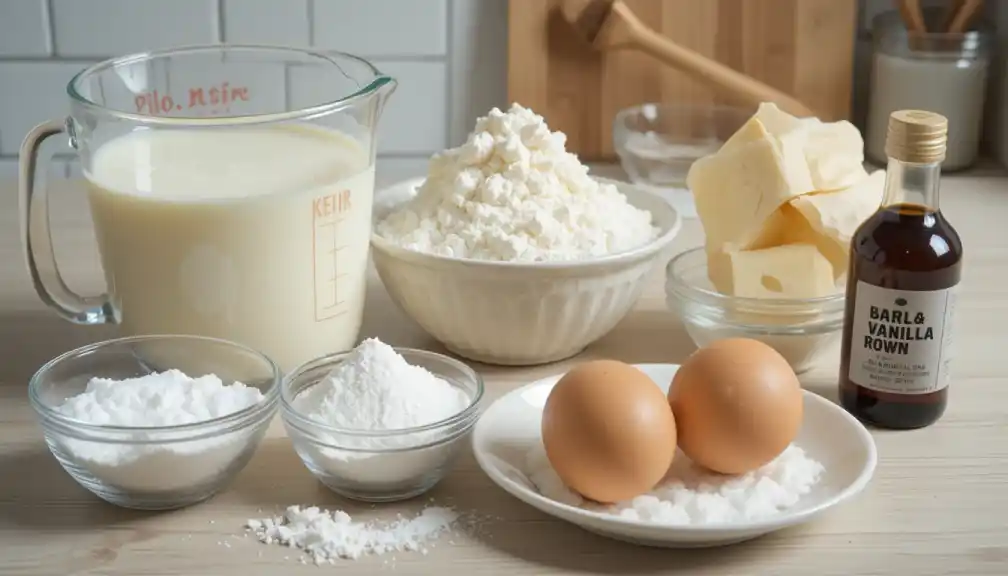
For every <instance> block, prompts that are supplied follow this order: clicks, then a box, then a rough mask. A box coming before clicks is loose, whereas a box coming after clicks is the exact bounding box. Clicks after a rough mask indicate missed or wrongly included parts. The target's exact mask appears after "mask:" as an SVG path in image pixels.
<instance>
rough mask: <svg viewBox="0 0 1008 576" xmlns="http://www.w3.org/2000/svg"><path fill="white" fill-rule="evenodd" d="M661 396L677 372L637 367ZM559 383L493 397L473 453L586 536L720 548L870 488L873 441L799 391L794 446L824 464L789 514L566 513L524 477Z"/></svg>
mask: <svg viewBox="0 0 1008 576" xmlns="http://www.w3.org/2000/svg"><path fill="white" fill-rule="evenodd" d="M637 367H638V368H640V369H641V370H642V371H643V372H644V373H645V374H647V375H648V376H649V377H651V379H652V380H654V382H655V383H656V384H657V385H658V386H659V387H660V388H661V389H662V392H666V391H667V390H668V387H669V383H670V382H671V381H672V377H673V376H674V375H675V372H676V370H678V368H679V366H678V365H676V364H638V365H637ZM559 379H560V376H552V377H549V378H544V379H542V380H540V381H538V382H533V383H532V384H529V385H528V386H523V387H521V388H519V389H517V390H513V391H511V392H510V393H508V394H506V395H504V396H503V397H501V398H499V399H498V400H497V401H496V402H494V403H493V404H492V405H490V407H489V408H487V410H486V411H485V412H484V413H483V416H482V417H481V418H480V421H479V422H477V423H476V429H475V430H474V432H473V436H472V443H473V454H474V455H475V456H476V462H477V463H478V464H479V466H480V468H482V469H483V471H484V472H486V474H487V476H489V477H490V479H491V480H492V481H493V482H494V483H495V484H497V485H498V486H500V487H501V488H503V489H504V490H505V491H507V492H508V493H509V494H511V495H512V496H514V497H515V498H518V499H519V500H521V501H522V502H525V503H526V504H528V505H530V506H533V507H535V508H537V509H539V510H541V511H543V512H545V513H546V514H549V515H551V516H554V517H556V518H559V519H561V520H564V521H567V522H570V523H572V524H575V525H577V526H580V527H582V528H584V529H585V530H588V531H590V532H594V533H596V534H599V535H602V536H606V537H608V538H613V539H616V540H622V541H626V542H631V543H634V544H641V545H644V546H657V547H665V548H702V547H711V546H724V545H728V544H734V543H737V542H742V541H745V540H750V539H752V538H756V537H759V536H762V535H764V534H769V533H771V532H775V531H777V530H781V529H784V528H788V527H791V526H797V525H799V524H804V523H806V522H810V521H812V520H814V519H817V518H818V517H820V516H821V515H823V514H825V513H826V512H827V511H828V510H830V509H832V508H834V507H836V506H839V505H841V504H843V503H846V502H848V501H850V500H851V499H853V498H854V497H855V496H856V495H858V494H859V493H860V492H861V491H862V490H864V488H865V487H866V486H867V485H868V483H869V482H870V481H871V478H872V476H873V474H874V473H875V466H876V464H877V462H878V452H877V450H876V448H875V441H874V440H873V439H872V436H871V434H870V433H869V432H868V430H867V429H865V427H864V426H863V425H862V424H861V423H859V422H858V421H857V420H856V419H855V418H854V417H853V416H851V415H850V414H848V413H847V412H846V411H845V410H844V409H843V408H841V407H839V406H837V405H836V404H834V403H832V402H830V401H829V400H827V399H825V398H823V397H822V396H818V395H816V394H813V393H812V392H809V391H807V390H806V391H805V392H804V401H805V402H804V411H805V412H804V414H805V416H804V420H803V422H802V427H801V430H799V432H798V437H797V438H795V444H796V445H797V446H799V447H800V448H802V449H804V450H805V452H806V453H807V454H808V455H809V456H811V457H812V458H815V459H816V460H818V461H819V462H821V463H822V464H823V467H824V468H825V470H824V472H823V475H822V476H821V478H820V479H819V482H818V483H817V484H816V485H815V486H814V487H813V488H812V490H811V491H810V492H809V493H808V494H805V495H803V496H802V497H801V499H800V500H799V501H798V502H797V503H796V504H795V505H794V506H793V507H791V508H788V509H785V510H781V511H780V512H778V513H777V514H776V515H774V516H770V517H768V518H764V519H759V520H749V521H743V522H732V523H723V524H707V525H677V524H657V523H653V522H647V521H644V520H636V519H628V518H622V517H619V516H616V515H613V514H608V513H604V512H601V511H595V510H591V509H585V508H582V507H579V506H571V505H569V504H565V503H563V502H558V501H556V500H552V499H550V498H547V497H546V496H543V495H542V494H540V493H539V491H538V490H537V489H536V488H535V485H534V484H533V483H532V481H531V480H529V478H528V475H527V472H528V471H527V469H526V468H527V466H526V462H527V461H526V456H527V454H528V452H529V451H530V450H532V449H533V448H534V447H536V446H539V445H541V443H542V439H541V438H542V437H541V434H540V426H541V423H542V411H543V406H544V405H545V404H546V398H547V397H548V396H549V393H550V390H552V389H553V386H554V385H555V384H556V382H557V381H558V380H559Z"/></svg>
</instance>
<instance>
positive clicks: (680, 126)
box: [613, 103, 754, 218]
mask: <svg viewBox="0 0 1008 576" xmlns="http://www.w3.org/2000/svg"><path fill="white" fill-rule="evenodd" d="M753 111H754V110H750V109H745V108H735V107H731V106H716V105H710V104H674V103H667V104H653V103H649V104H641V105H640V106H633V107H630V108H624V109H623V110H620V111H619V112H618V113H617V114H616V118H615V120H614V121H613V147H614V149H615V150H616V154H617V155H618V156H619V159H620V163H621V164H622V165H623V170H625V171H626V173H627V175H628V176H629V177H630V181H631V182H633V183H635V184H638V185H642V186H647V187H650V188H652V189H654V188H659V189H664V190H659V191H658V192H659V193H662V194H665V195H666V196H668V197H669V199H670V200H671V201H672V203H673V205H674V206H675V208H676V210H678V211H679V212H680V213H681V214H682V215H683V216H685V217H689V218H695V217H696V208H695V207H694V205H693V197H692V195H691V194H690V193H689V191H688V190H687V188H686V174H688V173H689V169H690V166H692V165H693V162H695V161H696V160H698V159H699V158H702V157H704V156H707V155H708V154H713V153H714V152H717V151H718V149H720V148H721V145H722V144H723V143H724V142H725V140H727V139H728V138H729V137H731V135H732V134H734V133H735V132H736V131H737V130H738V129H739V128H740V127H741V126H742V125H743V124H744V123H745V122H746V120H748V119H749V117H750V116H752V113H753ZM652 191H654V190H652Z"/></svg>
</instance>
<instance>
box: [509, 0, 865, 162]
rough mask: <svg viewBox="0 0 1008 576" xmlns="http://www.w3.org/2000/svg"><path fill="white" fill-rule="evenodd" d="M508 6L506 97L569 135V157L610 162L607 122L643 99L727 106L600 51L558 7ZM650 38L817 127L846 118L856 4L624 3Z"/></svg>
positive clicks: (675, 76)
mask: <svg viewBox="0 0 1008 576" xmlns="http://www.w3.org/2000/svg"><path fill="white" fill-rule="evenodd" d="M561 1H562V0H510V7H509V15H508V97H509V99H510V101H512V102H518V103H520V104H522V105H524V106H527V107H530V108H532V109H533V110H535V111H536V112H538V113H540V114H542V115H543V116H544V117H545V118H546V121H547V122H548V123H549V124H550V128H551V129H553V130H562V131H563V132H565V133H566V134H567V143H568V144H567V146H568V150H570V151H572V152H576V153H577V154H578V155H580V156H581V157H582V158H583V159H585V160H610V159H612V158H613V157H614V154H613V148H612V122H613V118H614V116H615V115H616V112H617V111H619V110H620V109H622V108H625V107H628V106H633V105H636V104H642V103H645V102H686V103H707V104H715V103H726V102H727V100H725V99H723V98H720V97H718V96H717V95H715V94H713V93H712V92H711V91H710V90H709V89H707V88H706V87H705V86H703V85H702V84H699V83H697V82H696V81H694V80H693V79H691V78H689V77H687V76H685V75H683V74H681V73H680V72H678V71H676V70H674V69H672V68H669V67H668V66H665V65H663V64H661V63H659V62H657V61H655V60H654V59H653V58H651V57H650V56H648V55H645V54H641V53H638V52H633V51H620V52H611V53H609V54H605V55H603V54H600V53H597V52H595V51H594V50H592V48H591V46H589V45H588V44H587V43H586V42H585V41H584V40H582V39H581V38H580V37H578V36H577V35H576V34H575V33H574V32H573V30H572V29H571V28H570V26H569V25H567V23H566V22H565V21H564V20H563V18H562V17H561V16H560V14H559V11H558V10H556V8H557V7H558V6H559V4H560V3H561ZM625 1H626V4H627V5H628V6H629V7H630V8H631V9H632V10H633V11H634V13H635V14H637V16H638V17H639V18H640V19H641V20H643V21H644V22H645V23H647V24H648V25H650V26H651V27H652V28H654V29H655V30H656V31H659V32H661V33H662V34H664V35H666V36H667V37H669V38H671V39H672V40H674V41H676V42H678V43H680V44H682V45H684V46H687V47H689V48H691V49H693V50H696V51H698V52H700V53H701V54H704V55H705V56H708V57H711V58H714V59H716V60H718V61H720V62H723V63H725V64H727V65H729V66H731V67H732V68H735V69H736V70H739V71H741V72H744V73H746V74H749V75H750V76H753V77H754V78H757V79H759V80H762V81H763V82H766V83H767V84H770V85H772V86H774V87H776V88H778V89H781V90H784V91H786V92H789V93H791V94H793V95H795V96H796V97H798V99H800V100H801V101H802V102H804V103H805V104H806V105H807V106H809V107H810V108H812V110H814V111H815V112H816V114H817V115H818V116H819V117H820V118H822V119H824V120H838V119H847V118H848V117H849V114H850V102H851V83H852V80H853V78H852V75H853V61H854V38H855V30H856V27H857V0H703V1H699V0H625Z"/></svg>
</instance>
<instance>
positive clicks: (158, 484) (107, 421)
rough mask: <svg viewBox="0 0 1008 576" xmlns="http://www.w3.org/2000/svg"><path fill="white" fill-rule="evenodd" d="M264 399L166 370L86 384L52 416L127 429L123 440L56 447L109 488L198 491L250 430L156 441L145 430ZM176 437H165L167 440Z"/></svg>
mask: <svg viewBox="0 0 1008 576" xmlns="http://www.w3.org/2000/svg"><path fill="white" fill-rule="evenodd" d="M263 399H264V396H263V394H262V392H260V391H259V389H257V388H254V387H249V386H246V385H244V384H242V383H240V382H235V383H233V384H228V385H225V384H224V383H223V382H222V381H221V379H220V378H218V377H217V376H214V375H212V374H211V375H206V376H201V377H198V378H191V377H189V376H187V375H186V374H184V373H182V372H180V371H178V370H167V371H165V372H161V373H153V374H148V375H145V376H140V377H137V378H127V379H124V380H112V379H107V378H92V379H91V380H90V381H89V382H88V384H87V387H86V388H85V390H84V391H83V392H82V393H80V394H77V395H76V396H72V397H70V398H68V399H66V400H65V401H64V402H63V403H62V404H60V405H58V406H56V407H55V410H56V412H58V413H60V414H62V415H63V416H66V417H68V418H72V419H74V420H78V421H80V422H83V423H86V424H90V425H96V426H116V427H130V428H133V430H131V431H129V433H128V434H127V436H126V438H125V439H123V437H122V435H118V434H117V435H115V436H112V435H110V437H109V440H107V441H94V440H82V439H77V438H67V437H62V438H59V439H58V442H59V443H60V444H61V445H62V446H63V450H62V452H63V453H64V454H66V455H68V456H69V457H71V458H72V459H73V462H74V463H75V464H76V465H77V466H80V467H83V468H84V469H86V470H87V471H88V472H90V473H91V475H93V476H94V477H95V478H97V479H98V480H99V481H101V482H102V483H104V484H106V485H107V486H109V487H113V488H116V489H119V490H123V491H127V492H135V493H158V492H172V491H180V490H189V489H193V488H199V487H202V486H206V485H210V484H213V483H214V482H215V481H216V479H218V478H219V477H220V475H221V474H222V473H223V472H224V471H225V470H226V469H228V468H229V467H230V466H231V465H232V464H233V463H234V462H235V461H236V459H237V458H238V457H239V456H240V455H241V454H242V452H243V451H245V450H247V449H250V442H249V436H250V435H251V434H255V433H256V431H255V430H250V429H245V430H237V431H233V432H226V433H224V434H222V435H219V436H213V437H210V438H200V439H196V440H191V441H174V440H173V441H167V440H165V441H162V442H158V440H159V436H160V437H161V439H164V438H165V433H164V432H159V431H155V430H152V428H155V427H165V426H182V425H186V424H196V423H199V422H205V421H207V420H211V419H215V418H220V417H223V416H227V415H229V414H233V413H236V412H239V411H241V410H244V409H246V408H249V407H251V406H254V405H256V404H259V403H260V402H262V401H263ZM201 433H202V432H199V431H194V432H193V434H194V435H198V434H201ZM177 437H178V434H174V433H173V434H172V438H173V439H174V438H177ZM113 438H114V439H113Z"/></svg>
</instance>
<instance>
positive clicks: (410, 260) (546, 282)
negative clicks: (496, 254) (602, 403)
mask: <svg viewBox="0 0 1008 576" xmlns="http://www.w3.org/2000/svg"><path fill="white" fill-rule="evenodd" d="M600 180H601V181H605V182H609V183H612V184H615V185H616V186H617V187H618V188H619V190H620V192H622V193H623V194H624V195H626V197H627V200H629V202H630V203H631V204H633V205H634V206H636V207H638V208H643V209H646V210H648V211H650V212H651V215H652V218H653V222H654V225H655V226H657V227H659V228H660V229H661V233H660V234H659V236H658V238H656V239H655V240H653V241H652V242H650V243H648V244H646V245H644V246H642V247H640V248H637V249H634V250H631V251H629V252H624V253H622V254H614V255H612V256H606V257H603V258H595V259H592V260H583V261H577V262H543V263H529V262H490V261H482V260H470V259H460V258H450V257H445V256H437V255H433V254H425V253H421V252H416V251H412V250H407V249H405V248H402V247H400V246H397V245H395V244H393V243H391V242H389V241H387V240H385V239H383V238H381V237H379V236H378V235H377V234H373V235H372V236H371V248H372V250H371V254H372V258H373V259H374V263H375V268H376V269H377V270H378V275H379V276H380V277H381V280H382V282H383V283H384V284H385V288H386V290H388V293H389V295H390V296H391V297H392V300H393V301H394V302H395V303H396V304H397V305H398V306H399V307H400V308H402V309H403V311H405V312H406V314H407V315H409V316H410V317H411V318H413V320H415V321H416V322H417V323H418V324H419V325H420V326H421V327H422V328H423V329H424V330H426V331H427V332H428V333H429V334H430V335H431V336H433V337H434V338H436V339H437V340H439V341H440V342H441V343H443V344H444V345H445V346H446V347H448V349H450V350H451V351H452V352H454V353H455V354H458V355H459V356H462V357H465V358H468V359H470V360H475V361H477V362H484V363H489V364H501V365H511V366H529V365H534V364H545V363H547V362H555V361H558V360H563V359H564V358H569V357H571V356H574V355H575V354H578V353H579V352H581V351H582V350H584V348H585V347H586V346H588V345H589V344H591V343H592V342H594V341H595V340H598V339H599V338H601V337H602V336H604V335H605V334H606V333H608V332H609V331H610V330H612V329H613V327H615V326H616V324H617V323H618V322H619V321H620V320H622V319H623V317H624V316H625V315H626V314H627V313H628V312H629V311H630V309H631V308H632V307H633V305H634V303H635V302H636V301H637V297H638V296H640V293H641V290H642V288H643V285H644V281H645V280H646V278H647V276H648V274H649V273H650V272H651V271H652V269H653V268H654V267H655V266H657V265H663V264H664V263H665V260H667V258H668V257H669V256H670V255H669V254H668V249H669V245H670V243H671V242H672V239H673V238H674V237H675V235H676V234H677V233H678V232H679V229H680V227H681V225H682V223H681V219H680V217H679V214H678V213H677V212H676V211H675V209H674V208H673V207H672V205H671V204H669V203H668V201H666V200H664V199H662V198H661V197H659V196H657V195H655V194H652V193H650V192H647V191H644V190H642V189H640V188H638V187H636V186H634V185H632V184H627V183H623V182H616V181H612V180H602V179H600ZM422 182H423V179H415V180H409V181H406V182H402V183H399V184H396V185H394V186H392V187H390V188H387V189H385V190H384V191H382V192H379V193H378V195H376V197H375V218H376V219H380V218H382V217H383V216H384V215H385V214H387V213H388V212H389V210H391V209H392V208H393V207H394V206H396V205H398V204H400V203H402V202H403V201H405V200H407V199H409V198H410V197H412V196H413V195H414V194H415V193H416V188H417V186H419V185H420V184H421V183H422Z"/></svg>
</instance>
